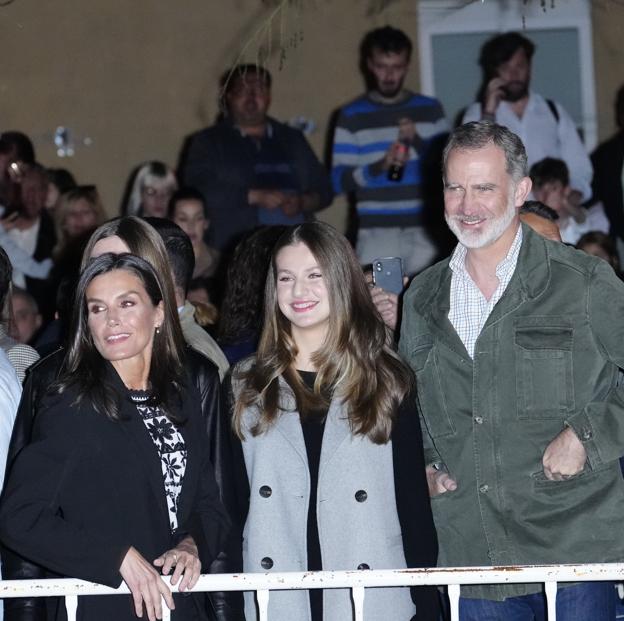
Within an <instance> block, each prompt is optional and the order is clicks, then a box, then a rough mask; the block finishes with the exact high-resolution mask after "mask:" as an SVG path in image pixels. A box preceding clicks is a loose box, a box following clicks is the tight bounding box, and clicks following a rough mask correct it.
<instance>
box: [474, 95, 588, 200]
mask: <svg viewBox="0 0 624 621" xmlns="http://www.w3.org/2000/svg"><path fill="white" fill-rule="evenodd" d="M554 104H555V106H556V108H557V112H558V115H559V120H557V119H556V118H555V115H554V114H553V111H552V110H551V109H550V106H549V105H548V103H547V101H546V100H545V99H544V98H543V97H542V96H541V95H540V94H539V93H534V92H530V94H529V101H528V102H527V106H526V108H525V110H524V114H523V115H522V118H518V116H517V115H516V113H515V112H514V111H513V109H512V107H511V105H510V104H509V103H508V102H506V101H501V102H500V103H499V104H498V107H497V108H496V122H497V123H498V124H499V125H504V126H505V127H507V128H509V129H510V130H511V131H512V132H513V133H514V134H517V135H518V136H519V137H520V139H521V140H522V142H523V143H524V146H525V148H526V150H527V157H528V160H529V161H528V163H529V166H532V165H533V164H535V162H539V161H540V160H543V159H544V158H545V157H555V158H558V159H561V160H563V161H564V162H565V163H566V164H567V166H568V170H569V171H570V186H571V187H572V188H574V189H575V190H579V191H580V192H582V194H583V200H588V199H589V198H590V197H591V181H592V176H593V169H592V164H591V160H590V159H589V156H588V155H587V150H586V149H585V145H583V142H582V141H581V138H580V136H579V133H578V130H577V128H576V125H575V124H574V121H573V120H572V117H571V116H570V115H569V114H568V113H567V112H566V111H565V109H564V108H563V107H562V106H561V104H559V103H556V102H554ZM480 120H481V104H480V103H478V102H476V103H473V104H471V105H470V106H468V108H467V109H466V112H465V113H464V118H463V121H462V122H463V123H468V122H470V121H480Z"/></svg>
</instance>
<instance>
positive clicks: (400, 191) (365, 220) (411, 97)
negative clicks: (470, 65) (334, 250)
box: [332, 26, 448, 274]
mask: <svg viewBox="0 0 624 621" xmlns="http://www.w3.org/2000/svg"><path fill="white" fill-rule="evenodd" d="M360 52H361V59H360V64H361V67H362V70H363V73H364V74H365V77H366V79H367V83H368V90H367V92H366V93H365V94H364V95H361V96H359V97H358V98H357V99H355V100H354V101H352V102H350V103H348V104H347V105H346V106H344V107H343V108H342V109H341V110H340V114H339V116H338V120H337V122H336V131H335V134H334V145H333V154H332V181H333V185H334V191H335V192H336V193H343V192H344V193H347V194H352V195H353V196H354V198H355V204H356V208H357V214H358V225H359V230H358V236H357V244H356V251H357V255H358V258H359V259H360V262H361V263H362V264H365V263H371V262H372V261H373V260H374V259H377V258H379V257H390V256H400V257H401V258H402V259H403V265H404V266H405V270H406V272H407V273H408V274H414V273H416V272H419V271H421V270H422V269H423V268H425V267H428V266H429V265H431V263H432V262H433V260H434V258H435V256H436V254H437V252H438V250H437V247H436V244H435V242H434V241H433V239H432V236H431V235H430V232H429V230H427V227H426V226H425V225H426V224H427V218H426V214H425V207H426V200H425V199H426V194H427V193H428V190H427V189H426V181H427V170H428V169H429V167H436V170H438V171H439V156H440V151H441V148H440V149H436V146H437V145H438V144H440V145H441V144H443V140H444V139H445V138H446V136H447V133H448V123H447V121H446V118H445V116H444V111H443V110H442V106H441V105H440V102H439V101H438V100H437V99H433V98H432V97H425V96H424V95H420V94H418V93H414V92H412V91H410V90H407V89H406V88H404V84H403V83H404V81H405V78H406V76H407V74H408V71H409V64H410V58H411V53H412V42H411V41H410V39H409V38H408V36H407V35H406V34H405V33H404V32H402V31H401V30H398V29H397V28H393V27H392V26H384V27H383V28H376V29H375V30H371V31H370V32H369V33H367V34H366V36H365V37H364V39H363V41H362V44H361V50H360ZM436 156H437V157H436ZM436 160H437V161H436ZM436 164H437V166H436ZM435 190H436V191H437V193H439V188H438V187H436V188H435Z"/></svg>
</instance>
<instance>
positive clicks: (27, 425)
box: [2, 347, 244, 621]
mask: <svg viewBox="0 0 624 621" xmlns="http://www.w3.org/2000/svg"><path fill="white" fill-rule="evenodd" d="M186 354H187V366H188V370H189V372H190V375H191V378H192V380H193V384H194V385H195V386H196V388H197V389H198V391H199V396H200V402H201V411H202V416H203V422H204V428H205V432H206V434H207V441H206V448H207V450H208V456H209V459H210V461H211V463H212V465H213V467H214V471H215V477H216V480H217V484H218V487H219V491H220V496H221V501H222V503H223V504H224V505H225V507H226V508H227V509H228V512H229V513H230V514H233V513H234V514H235V513H236V512H234V511H233V510H232V508H233V506H234V505H233V503H234V502H236V498H235V495H234V489H235V485H234V482H233V468H232V466H231V461H232V457H231V446H230V429H229V421H228V420H224V417H223V416H222V415H221V414H222V413H221V409H220V387H219V375H218V371H217V367H216V366H215V365H214V363H212V362H211V361H210V360H208V359H207V358H206V357H205V356H203V355H202V354H200V353H199V352H197V351H195V350H194V349H191V348H190V347H189V348H187V350H186ZM63 356H64V352H63V350H58V351H57V352H54V353H53V354H50V355H49V356H47V357H46V358H43V359H41V360H40V361H38V362H37V363H36V364H35V365H33V366H32V367H31V368H30V369H29V370H28V374H27V376H26V381H25V383H24V388H23V391H22V398H21V400H20V404H19V408H18V411H17V416H16V419H15V424H14V426H13V434H12V436H11V442H10V444H9V451H8V457H7V473H8V472H9V471H10V468H11V466H12V464H13V462H14V461H15V458H16V457H17V455H18V454H19V453H20V451H21V450H22V449H23V448H24V447H25V446H26V445H28V444H29V443H30V441H31V436H32V427H33V421H34V420H35V418H36V416H37V414H38V412H39V410H40V408H41V402H42V400H43V396H44V395H45V393H46V389H47V388H48V387H49V386H50V384H51V383H52V382H54V380H56V378H57V376H58V372H59V369H60V366H61V363H62V361H63ZM2 570H3V576H4V578H5V579H9V580H24V579H42V578H49V577H55V576H53V575H50V573H49V572H46V571H45V570H44V569H43V568H42V567H40V566H38V565H36V564H34V563H31V562H30V561H27V560H26V559H25V558H23V557H21V556H19V555H16V554H14V553H12V552H11V551H10V550H7V549H4V550H3V551H2ZM241 571H242V556H241V550H240V531H239V530H235V529H233V531H232V533H231V536H230V538H229V539H228V544H227V550H225V551H222V552H221V554H219V556H218V557H217V559H215V560H214V561H213V563H212V564H211V565H210V567H209V568H208V567H203V568H202V573H208V572H209V573H237V572H241ZM206 605H207V607H208V613H209V617H210V618H211V619H214V620H215V621H239V620H241V619H244V617H243V612H242V610H243V601H242V595H241V594H239V593H236V592H235V591H232V592H224V593H217V592H212V593H209V594H208V601H207V603H206ZM57 606H58V602H56V601H52V598H41V597H38V598H34V597H32V598H13V599H7V600H5V602H4V618H5V621H46V619H53V618H54V617H55V615H56V609H57Z"/></svg>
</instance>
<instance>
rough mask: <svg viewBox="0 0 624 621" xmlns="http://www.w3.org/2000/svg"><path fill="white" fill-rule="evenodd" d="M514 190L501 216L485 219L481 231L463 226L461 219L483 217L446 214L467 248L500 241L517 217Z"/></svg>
mask: <svg viewBox="0 0 624 621" xmlns="http://www.w3.org/2000/svg"><path fill="white" fill-rule="evenodd" d="M512 190H513V191H512V192H511V193H510V195H509V198H508V200H507V208H506V209H505V211H504V213H502V214H501V215H500V216H494V217H491V218H488V219H487V220H485V226H484V227H483V228H482V230H480V231H470V230H465V229H462V228H461V224H460V222H461V221H468V222H469V221H470V220H473V221H477V220H480V219H481V217H474V216H473V217H470V216H462V215H455V216H449V215H448V214H446V213H445V214H444V218H445V219H446V223H447V224H448V227H449V228H450V229H451V231H452V232H453V234H454V235H455V237H457V240H458V241H459V243H460V244H462V245H463V246H465V247H466V248H484V247H485V246H489V245H490V244H493V243H494V242H496V241H498V240H499V239H500V237H501V236H502V235H503V233H504V232H505V231H506V230H507V229H508V228H509V225H510V224H511V223H512V222H513V219H514V218H515V217H516V206H515V204H514V200H513V198H514V194H515V188H512Z"/></svg>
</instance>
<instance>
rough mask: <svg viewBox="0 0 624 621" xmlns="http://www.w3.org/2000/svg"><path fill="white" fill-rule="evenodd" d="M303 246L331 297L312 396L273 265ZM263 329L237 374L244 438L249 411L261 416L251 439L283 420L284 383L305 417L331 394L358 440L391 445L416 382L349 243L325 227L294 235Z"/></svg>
mask: <svg viewBox="0 0 624 621" xmlns="http://www.w3.org/2000/svg"><path fill="white" fill-rule="evenodd" d="M299 243H303V244H305V245H306V246H307V247H308V248H309V250H310V252H311V253H312V254H313V255H314V258H315V259H316V260H317V262H318V265H319V268H320V270H321V273H322V276H323V279H324V282H325V286H326V287H327V291H328V295H329V309H330V317H329V329H328V333H327V336H326V338H325V342H324V343H323V345H322V346H321V347H320V349H318V350H317V351H316V352H315V353H314V355H313V358H312V361H313V363H314V366H315V367H316V369H317V370H318V374H317V377H316V381H315V385H314V390H313V391H311V390H309V389H308V388H307V387H306V386H305V384H304V383H303V381H302V380H301V378H300V377H299V374H298V373H297V372H296V370H295V369H294V366H293V365H294V361H295V358H296V355H297V346H296V344H295V342H294V339H293V338H292V334H291V330H290V322H289V321H288V319H286V317H285V316H284V315H283V314H282V312H281V311H280V309H279V306H278V303H277V286H276V283H277V269H276V264H275V258H276V256H277V255H278V253H279V252H280V250H281V249H282V248H284V247H285V246H290V245H294V244H299ZM264 317H265V321H264V327H263V330H262V334H261V337H260V342H259V345H258V351H257V354H256V358H255V361H254V362H253V363H252V364H251V366H250V367H249V368H248V369H246V370H241V371H238V372H237V373H236V374H235V377H234V379H235V381H237V380H240V381H241V385H242V389H241V391H240V394H239V396H238V399H237V402H236V405H235V409H234V420H233V425H234V429H235V431H236V433H237V434H238V435H239V436H240V437H241V438H242V437H243V431H242V417H243V413H244V411H245V410H246V409H247V408H250V407H251V408H255V409H256V410H257V412H258V418H257V422H256V424H255V425H254V426H253V427H252V429H251V433H252V434H253V435H258V434H261V433H264V432H265V431H267V430H268V429H269V427H270V426H271V424H272V423H273V422H274V421H275V420H276V418H277V417H278V416H280V414H281V412H280V407H279V391H280V388H279V378H280V376H284V379H285V380H286V381H287V383H288V384H289V385H290V386H291V387H292V390H293V392H294V395H295V398H296V401H297V404H298V407H299V410H300V413H303V414H305V412H307V411H310V410H312V409H315V408H317V407H319V406H320V405H321V404H323V403H326V399H325V398H324V397H323V395H324V394H327V393H332V394H333V395H334V396H335V397H337V398H339V399H340V400H341V401H342V402H343V403H344V404H345V406H346V407H347V410H348V417H349V422H350V424H351V429H352V432H353V433H354V434H360V435H365V436H368V438H369V439H370V440H371V441H372V442H375V443H377V444H383V443H385V442H387V441H388V440H389V439H390V432H391V430H392V422H393V419H394V417H395V414H396V411H397V408H398V406H399V404H400V403H401V401H402V400H403V399H404V398H405V396H406V395H407V393H408V391H409V390H410V387H411V383H412V375H411V372H410V370H409V368H408V367H407V365H405V364H404V363H403V362H402V361H401V359H400V358H399V357H398V355H397V354H396V353H395V352H394V351H393V350H392V348H391V346H390V342H391V338H390V335H389V332H388V330H387V329H386V327H385V325H384V323H383V322H382V320H381V317H380V316H379V314H378V312H377V310H376V308H375V306H374V305H373V302H372V300H371V297H370V294H369V291H368V287H367V284H366V282H365V279H364V274H363V272H362V269H361V267H360V265H359V264H358V261H357V258H356V256H355V253H354V252H353V249H352V248H351V246H350V245H349V243H348V241H347V240H346V238H345V237H344V236H343V235H341V234H340V233H338V232H337V231H336V230H335V229H334V228H332V227H331V226H329V225H328V224H324V223H322V222H310V223H306V224H301V225H298V226H296V227H292V228H290V229H288V230H287V231H286V232H285V233H284V234H283V235H282V236H281V237H280V239H279V240H278V241H277V244H276V245H275V248H274V250H273V255H272V260H271V266H270V267H269V272H268V274H267V277H266V286H265V301H264Z"/></svg>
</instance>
